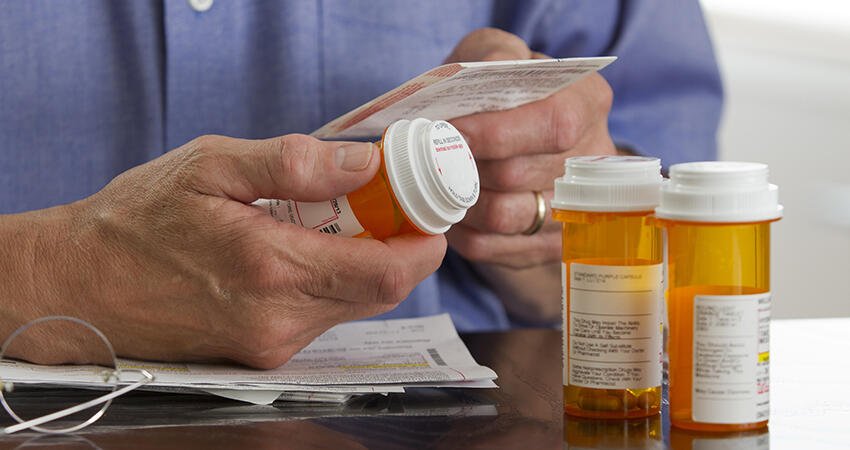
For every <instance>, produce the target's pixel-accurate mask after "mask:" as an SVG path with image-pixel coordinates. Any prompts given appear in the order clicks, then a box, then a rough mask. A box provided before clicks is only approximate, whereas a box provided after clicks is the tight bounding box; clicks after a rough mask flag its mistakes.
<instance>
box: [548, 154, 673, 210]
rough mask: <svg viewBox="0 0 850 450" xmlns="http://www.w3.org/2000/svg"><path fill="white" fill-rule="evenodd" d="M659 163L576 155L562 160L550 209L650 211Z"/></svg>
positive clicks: (636, 158)
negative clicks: (562, 170)
mask: <svg viewBox="0 0 850 450" xmlns="http://www.w3.org/2000/svg"><path fill="white" fill-rule="evenodd" d="M662 180H663V178H662V176H661V160H659V159H658V158H648V157H644V156H577V157H574V158H569V159H567V160H566V161H564V176H563V177H561V178H558V179H557V180H555V198H554V199H553V200H552V208H556V209H565V210H571V211H595V212H627V211H652V210H653V209H655V207H656V206H658V198H659V192H660V189H661V183H662Z"/></svg>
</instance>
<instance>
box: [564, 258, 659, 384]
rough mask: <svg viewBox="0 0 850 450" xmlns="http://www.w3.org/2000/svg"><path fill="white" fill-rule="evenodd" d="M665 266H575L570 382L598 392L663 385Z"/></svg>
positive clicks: (572, 268) (571, 278)
mask: <svg viewBox="0 0 850 450" xmlns="http://www.w3.org/2000/svg"><path fill="white" fill-rule="evenodd" d="M662 277H663V268H662V265H661V264H652V265H644V266H600V265H590V264H579V263H571V264H570V271H569V293H568V295H569V311H568V315H569V321H568V322H567V327H568V338H569V351H570V353H569V365H568V367H567V369H568V370H569V372H568V373H567V374H566V375H567V376H568V383H569V384H570V385H573V386H580V387H589V388H596V389H645V388H651V387H656V386H660V385H661V365H662V345H663V342H662V336H661V324H662V317H661V311H662V301H663V297H662V292H663V291H662V283H663V279H662Z"/></svg>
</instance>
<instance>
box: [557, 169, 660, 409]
mask: <svg viewBox="0 0 850 450" xmlns="http://www.w3.org/2000/svg"><path fill="white" fill-rule="evenodd" d="M661 182H662V177H661V162H660V161H659V160H658V159H657V158H645V157H638V156H588V157H576V158H570V159H568V160H567V161H566V162H565V173H564V176H563V177H562V178H559V179H557V180H555V197H554V199H553V201H552V208H553V217H554V219H555V220H557V221H559V222H562V223H563V232H562V233H563V234H562V240H563V264H562V297H563V298H562V300H563V302H564V374H563V375H564V412H565V413H566V414H569V415H573V416H579V417H587V418H607V419H623V418H638V417H647V416H650V415H654V414H658V412H659V411H660V410H661V371H662V367H661V366H662V346H663V341H662V322H663V312H662V307H663V293H664V291H663V242H662V232H661V230H660V229H659V228H658V227H655V226H654V225H653V224H652V223H651V221H650V218H651V216H652V211H653V209H654V208H655V207H656V206H658V197H659V191H660V188H661Z"/></svg>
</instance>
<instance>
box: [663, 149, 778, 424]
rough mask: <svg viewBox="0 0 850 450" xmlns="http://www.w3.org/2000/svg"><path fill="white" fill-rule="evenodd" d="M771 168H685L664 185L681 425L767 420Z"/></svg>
mask: <svg viewBox="0 0 850 450" xmlns="http://www.w3.org/2000/svg"><path fill="white" fill-rule="evenodd" d="M767 174H768V170H767V166H766V165H764V164H756V163H740V162H699V163H687V164H677V165H674V166H672V167H671V168H670V181H669V182H668V183H667V184H666V185H665V186H664V188H663V189H662V193H661V203H660V205H659V207H658V208H657V209H656V216H657V218H658V222H659V224H660V225H662V226H664V227H665V228H666V229H667V262H668V276H669V278H668V282H667V288H668V292H667V311H668V317H669V339H668V352H669V364H670V365H669V377H670V419H671V422H672V425H673V426H675V427H680V428H685V429H690V430H696V431H745V430H753V429H758V428H762V427H765V426H767V419H768V415H769V397H768V396H769V390H770V389H769V387H770V378H769V370H768V369H769V362H770V353H769V348H768V345H769V341H770V338H769V336H770V223H771V222H773V221H776V220H779V218H780V217H781V215H782V207H781V206H780V205H779V203H778V194H777V188H776V186H775V185H772V184H769V183H768V181H767Z"/></svg>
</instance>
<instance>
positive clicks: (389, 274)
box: [376, 262, 410, 305]
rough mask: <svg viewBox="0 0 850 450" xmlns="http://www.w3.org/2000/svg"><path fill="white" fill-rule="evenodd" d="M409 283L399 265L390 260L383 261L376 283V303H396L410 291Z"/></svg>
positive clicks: (407, 277) (407, 276)
mask: <svg viewBox="0 0 850 450" xmlns="http://www.w3.org/2000/svg"><path fill="white" fill-rule="evenodd" d="M409 284H410V281H409V275H407V273H406V272H405V271H404V270H403V269H401V268H399V265H397V264H393V263H391V262H386V263H384V266H383V269H382V270H381V272H380V276H379V279H378V282H377V284H376V285H377V287H378V295H377V300H378V303H383V304H389V305H396V304H398V303H399V302H401V301H402V300H404V298H405V297H407V294H408V292H409V291H410V286H409Z"/></svg>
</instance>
